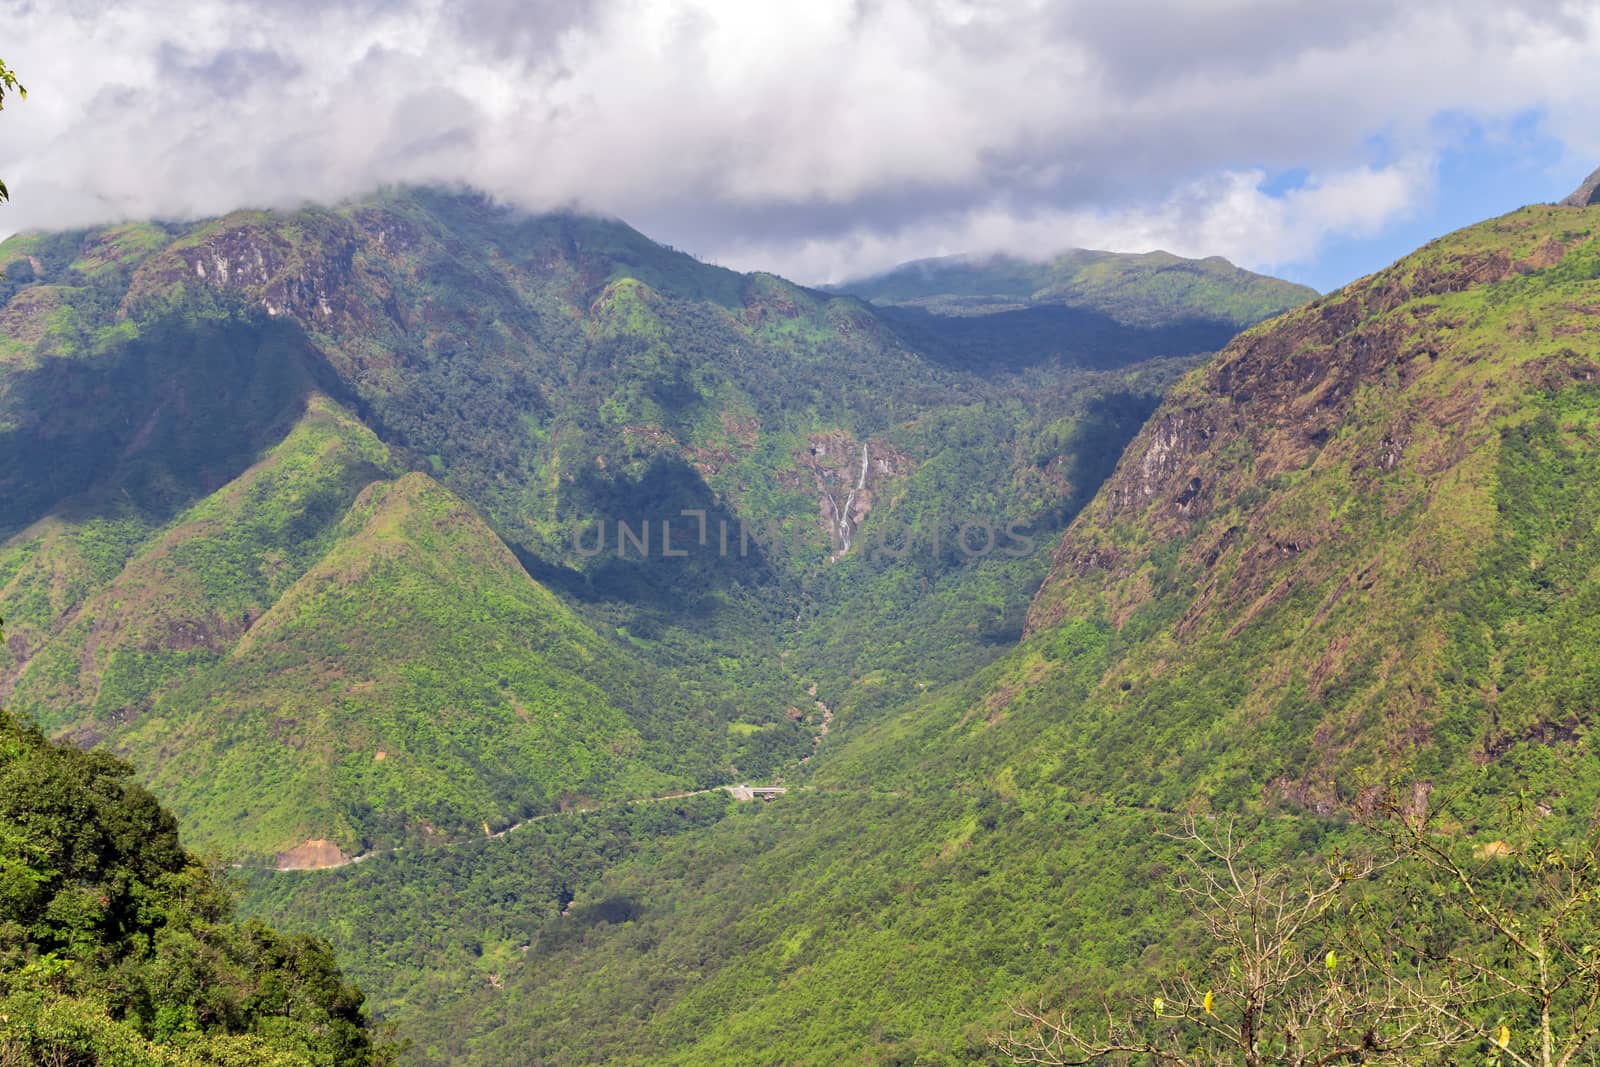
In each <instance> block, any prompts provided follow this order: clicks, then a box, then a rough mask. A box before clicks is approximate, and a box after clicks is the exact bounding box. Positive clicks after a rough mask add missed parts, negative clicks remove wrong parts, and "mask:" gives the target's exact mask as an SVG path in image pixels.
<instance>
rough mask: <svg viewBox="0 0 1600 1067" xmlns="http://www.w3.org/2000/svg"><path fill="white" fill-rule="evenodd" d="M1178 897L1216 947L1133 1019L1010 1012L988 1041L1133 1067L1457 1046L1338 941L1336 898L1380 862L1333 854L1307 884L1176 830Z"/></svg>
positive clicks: (1402, 1059)
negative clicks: (1008, 1021)
mask: <svg viewBox="0 0 1600 1067" xmlns="http://www.w3.org/2000/svg"><path fill="white" fill-rule="evenodd" d="M1176 839H1177V840H1179V841H1181V842H1182V843H1183V844H1184V845H1185V846H1186V847H1185V867H1184V871H1183V873H1182V874H1181V875H1180V876H1179V878H1178V891H1179V892H1180V893H1181V894H1182V895H1183V897H1184V898H1185V901H1186V903H1187V906H1188V908H1189V911H1190V912H1191V914H1192V915H1193V916H1194V917H1195V919H1197V920H1198V922H1199V924H1200V925H1201V927H1202V929H1203V930H1204V932H1205V933H1206V935H1207V936H1208V938H1209V940H1210V942H1211V944H1212V945H1213V946H1214V952H1213V954H1212V956H1211V958H1210V959H1208V960H1206V961H1204V962H1203V963H1202V964H1201V965H1200V966H1199V967H1198V968H1197V969H1196V970H1194V971H1193V972H1192V973H1181V974H1178V975H1175V976H1172V977H1169V978H1167V979H1165V980H1163V981H1162V982H1161V983H1160V984H1159V990H1160V992H1159V993H1158V994H1157V995H1155V996H1154V997H1153V998H1152V1000H1151V1002H1150V1003H1149V1004H1148V1005H1142V1004H1141V1005H1139V1007H1138V1009H1137V1010H1119V1009H1118V1008H1116V1007H1113V1006H1110V1005H1107V1006H1106V1007H1105V1008H1104V1010H1103V1012H1102V1014H1101V1016H1100V1017H1098V1018H1097V1019H1095V1020H1094V1021H1093V1022H1092V1023H1089V1024H1082V1023H1079V1022H1077V1021H1075V1020H1074V1019H1073V1018H1071V1017H1070V1016H1069V1015H1068V1014H1066V1013H1060V1012H1055V1013H1052V1012H1047V1011H1046V1010H1045V1009H1044V1008H1043V1006H1040V1007H1037V1008H1035V1007H1031V1006H1027V1005H1017V1006H1015V1007H1014V1008H1013V1011H1014V1013H1015V1015H1016V1017H1017V1021H1016V1024H1015V1025H1014V1026H1013V1027H1012V1028H1011V1030H1010V1031H1009V1032H1007V1033H1006V1034H1005V1035H1004V1036H1002V1037H999V1038H996V1040H995V1044H996V1045H997V1047H998V1048H999V1049H1000V1051H1001V1052H1002V1053H1003V1054H1005V1055H1007V1056H1009V1057H1010V1058H1011V1059H1012V1061H1013V1062H1016V1063H1030V1064H1052V1065H1058V1067H1059V1065H1066V1064H1088V1063H1099V1062H1121V1061H1130V1060H1139V1061H1143V1062H1153V1063H1163V1064H1173V1065H1181V1067H1202V1065H1217V1064H1235V1065H1236V1064H1244V1065H1246V1067H1260V1065H1262V1064H1284V1065H1293V1067H1320V1065H1324V1064H1333V1063H1337V1062H1361V1063H1407V1062H1414V1061H1415V1060H1416V1059H1417V1058H1420V1057H1422V1056H1424V1055H1426V1054H1427V1053H1428V1052H1429V1051H1437V1050H1441V1049H1443V1048H1446V1047H1449V1046H1450V1045H1452V1044H1454V1043H1456V1042H1458V1041H1459V1040H1460V1037H1461V1033H1460V1031H1461V1029H1462V1027H1461V1025H1460V1024H1458V1023H1456V1022H1454V1021H1453V1018H1452V1016H1450V1015H1448V1014H1445V1013H1441V1012H1439V1011H1436V1010H1418V1009H1417V1007H1416V1005H1417V1003H1418V993H1419V990H1420V989H1421V986H1420V984H1419V983H1417V982H1416V981H1415V980H1414V979H1413V977H1412V976H1411V975H1409V974H1406V973H1401V972H1400V971H1399V969H1398V968H1395V967H1392V966H1389V967H1381V968H1379V967H1372V966H1369V965H1368V963H1367V960H1366V959H1365V958H1364V954H1362V953H1360V952H1356V953H1351V952H1350V951H1349V950H1350V949H1352V948H1360V947H1361V945H1362V942H1361V940H1360V939H1352V938H1351V937H1350V936H1349V926H1348V907H1347V905H1348V894H1347V890H1348V889H1349V887H1350V886H1352V885H1353V884H1355V883H1357V882H1360V881H1362V880H1364V879H1367V878H1369V877H1370V876H1371V875H1372V874H1373V873H1374V871H1375V870H1377V869H1378V867H1379V866H1380V865H1379V864H1378V863H1377V862H1375V861H1373V860H1360V861H1352V860H1348V859H1342V858H1339V857H1335V858H1334V859H1333V860H1332V861H1331V862H1328V863H1326V864H1324V865H1322V866H1321V867H1320V868H1319V869H1318V870H1317V871H1316V873H1315V874H1313V875H1311V876H1309V877H1307V876H1296V875H1293V874H1291V873H1289V872H1288V871H1287V870H1286V869H1285V868H1282V867H1274V868H1266V869H1263V868H1261V867H1256V866H1252V865H1250V864H1249V863H1247V862H1246V861H1245V858H1244V852H1243V848H1242V845H1241V842H1240V840H1239V838H1238V836H1237V834H1236V832H1235V830H1234V827H1233V825H1232V824H1231V823H1222V824H1220V825H1219V826H1218V827H1216V828H1215V829H1214V830H1202V828H1201V827H1200V825H1199V824H1198V823H1197V822H1196V821H1195V820H1194V819H1192V818H1191V819H1189V820H1186V821H1185V824H1184V827H1183V831H1182V833H1181V834H1180V835H1177V838H1176Z"/></svg>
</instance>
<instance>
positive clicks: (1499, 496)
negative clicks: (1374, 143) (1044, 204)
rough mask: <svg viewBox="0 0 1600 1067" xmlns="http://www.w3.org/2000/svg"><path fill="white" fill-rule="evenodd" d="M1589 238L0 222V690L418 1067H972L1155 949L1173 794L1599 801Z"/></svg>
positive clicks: (477, 212) (1331, 818) (1487, 802)
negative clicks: (324, 976)
mask: <svg viewBox="0 0 1600 1067" xmlns="http://www.w3.org/2000/svg"><path fill="white" fill-rule="evenodd" d="M1594 210H1600V209H1590V208H1587V207H1551V206H1535V207H1530V208H1525V209H1522V210H1520V211H1517V212H1513V213H1511V214H1509V215H1506V216H1504V217H1502V218H1499V219H1494V220H1491V221H1489V222H1486V223H1483V224H1481V225H1478V226H1475V227H1470V228H1468V229H1465V230H1462V231H1460V232H1458V233H1455V234H1452V235H1450V236H1448V237H1446V238H1443V239H1441V240H1440V241H1436V242H1434V243H1433V244H1430V245H1428V246H1426V247H1424V248H1423V249H1420V250H1418V251H1417V252H1416V253H1415V254H1413V255H1412V256H1408V257H1406V258H1405V259H1402V260H1401V261H1399V262H1398V263H1396V264H1395V265H1394V266H1392V267H1390V268H1388V269H1387V270H1385V271H1382V272H1380V273H1378V274H1376V275H1373V276H1371V277H1368V278H1363V279H1360V280H1358V281H1357V282H1354V283H1352V284H1351V285H1350V286H1347V287H1346V288H1344V289H1342V290H1340V291H1337V292H1335V293H1331V294H1328V295H1326V296H1314V294H1311V293H1309V292H1305V291H1303V290H1299V289H1296V288H1294V287H1291V286H1287V285H1283V284H1282V283H1276V282H1271V281H1270V280H1268V279H1262V278H1260V277H1259V276H1255V275H1248V274H1247V273H1245V272H1239V271H1235V270H1234V269H1233V268H1230V267H1227V266H1226V265H1225V264H1221V263H1219V262H1217V261H1214V260H1205V261H1185V260H1178V259H1176V257H1148V256H1146V257H1126V258H1125V259H1124V258H1119V257H1104V256H1101V257H1088V258H1087V259H1085V258H1083V257H1079V258H1077V259H1075V258H1073V257H1071V256H1069V257H1064V258H1063V259H1062V260H1060V261H1057V262H1055V263H1054V264H1053V265H1051V266H1050V267H1049V270H1048V271H1046V272H1045V273H1039V272H1037V271H1034V270H1033V268H1027V269H1024V265H1019V264H1018V263H1012V262H1008V261H997V262H992V263H986V264H973V263H969V262H965V261H963V262H961V263H957V264H934V265H931V266H930V265H912V266H910V267H908V268H905V270H904V271H903V272H901V273H899V274H891V275H888V276H885V278H883V279H877V280H869V281H868V282H865V283H862V288H861V290H860V291H861V294H862V296H861V297H856V296H853V295H845V294H844V293H843V292H822V291H817V290H809V289H803V288H801V287H798V286H793V285H790V284H789V283H787V282H784V281H783V280H781V279H778V278H776V277H773V276H769V275H759V274H757V275H738V274H734V273H732V272H729V271H724V270H721V269H720V268H715V267H711V266H708V265H706V264H702V263H699V262H697V261H694V260H692V259H690V258H689V257H686V256H683V255H681V254H680V253H674V252H671V251H670V250H666V249H664V248H662V247H660V246H657V245H654V244H652V243H651V242H649V241H648V240H647V239H645V238H643V237H642V236H641V235H639V234H637V233H636V232H634V231H632V230H629V229H628V228H626V227H625V226H622V225H621V224H620V223H615V222H612V221H608V220H600V219H594V218H588V217H582V216H525V215H520V214H517V213H515V212H511V211H509V210H507V209H504V208H500V207H497V206H495V205H493V204H490V203H488V202H487V201H485V200H483V199H481V198H477V197H474V196H472V195H470V194H460V193H445V192H442V191H439V190H432V189H415V190H394V191H390V192H386V193H384V194H382V195H380V196H378V197H376V198H372V199H368V200H363V201H359V202H355V203H352V204H349V205H345V206H341V207H339V208H335V209H312V210H308V211H307V212H304V213H300V214H281V215H280V214H271V213H249V214H241V215H235V216H228V217H225V218H223V219H219V220H214V221H211V222H205V223H195V224H185V225H184V226H179V227H173V228H162V227H157V226H147V227H122V228H117V229H114V230H110V231H92V232H80V233H72V234H60V235H28V236H23V237H18V238H13V239H12V240H11V241H10V242H7V243H6V244H5V245H3V246H0V261H3V263H4V264H5V271H6V277H7V278H8V279H10V281H9V282H8V284H10V285H11V286H12V288H11V290H10V291H9V295H8V297H7V300H8V303H7V304H6V307H5V309H4V311H3V312H0V319H3V320H4V321H5V322H6V323H7V324H8V326H7V332H6V333H5V335H4V337H5V348H4V349H3V352H4V355H3V362H0V415H3V417H4V430H3V433H4V435H5V438H4V439H5V444H6V447H5V449H4V450H3V451H0V474H3V477H4V479H5V483H4V484H5V486H6V488H7V492H8V493H9V494H10V495H9V497H8V499H10V500H13V501H15V502H16V503H15V505H14V508H15V510H13V511H11V512H9V513H8V516H7V521H8V523H9V525H8V526H7V530H6V536H7V540H6V541H5V542H4V544H3V546H0V611H3V613H4V616H5V618H6V622H7V630H6V644H5V652H4V654H3V655H4V659H3V663H0V666H3V674H0V684H3V686H4V692H5V699H6V703H7V705H8V707H10V708H12V709H14V710H15V711H16V712H18V713H20V714H22V715H24V716H27V717H29V718H31V719H33V720H34V721H36V722H38V723H39V724H40V725H41V726H42V727H43V728H45V729H46V730H48V731H50V732H51V733H52V734H54V735H56V736H58V737H60V738H63V739H68V740H71V741H74V742H76V743H78V744H80V745H84V746H90V747H96V748H103V749H109V750H111V751H113V752H116V753H119V754H125V755H127V756H128V757H129V758H131V759H132V760H133V762H134V765H135V766H137V767H139V768H140V774H141V779H142V781H144V782H145V783H147V784H148V786H149V787H150V788H151V789H152V790H153V791H155V793H156V794H157V795H158V796H160V797H161V799H162V801H163V802H164V803H167V804H170V805H171V806H172V808H173V810H174V811H175V813H176V815H177V818H178V820H179V823H180V825H181V826H182V828H183V832H184V835H185V840H186V841H188V842H191V843H193V844H195V845H198V846H199V847H202V848H205V849H208V850H211V851H212V852H213V853H214V854H219V855H222V856H225V857H226V858H227V859H228V861H229V862H231V863H233V864H234V865H235V868H234V874H233V877H234V879H235V881H236V883H237V885H238V887H239V890H240V892H241V899H240V910H241V914H242V915H244V916H245V917H246V918H249V919H260V920H264V921H267V922H270V923H271V924H272V925H273V926H274V927H276V928H279V929H283V930H285V931H288V932H289V933H290V934H300V933H307V934H313V935H316V936H319V937H324V938H327V939H328V940H329V941H330V942H331V944H332V946H333V949H334V952H335V954H336V956H337V958H338V960H339V961H340V963H341V965H342V967H343V968H344V970H345V973H346V974H348V975H349V976H350V977H351V978H352V979H353V980H355V981H356V982H357V983H358V984H359V985H360V987H361V989H362V990H363V991H364V993H365V994H366V996H367V1003H368V1004H369V1005H370V1008H371V1010H372V1011H373V1012H374V1013H375V1016H376V1017H377V1018H378V1019H379V1020H381V1021H385V1022H392V1023H393V1024H394V1025H395V1027H396V1028H397V1030H396V1033H397V1034H398V1035H399V1036H401V1037H403V1038H405V1039H406V1040H408V1041H409V1042H410V1044H409V1046H408V1049H407V1051H405V1052H404V1053H403V1056H404V1061H405V1062H415V1063H441V1064H442V1063H484V1064H497V1063H507V1062H538V1063H548V1064H561V1063H573V1064H577V1063H590V1062H618V1063H683V1064H708V1063H724V1062H726V1063H734V1062H749V1061H750V1060H752V1059H754V1060H756V1061H761V1062H766V1061H771V1062H788V1061H789V1060H790V1059H794V1061H796V1062H814V1061H817V1060H820V1059H832V1060H838V1061H844V1062H874V1063H896V1062H904V1063H911V1062H916V1063H948V1064H964V1063H985V1062H995V1061H994V1057H995V1055H996V1053H995V1047H994V1035H995V1034H996V1032H997V1031H998V1029H999V1028H1000V1027H1002V1026H1003V1025H1004V1024H1005V1021H1006V1019H1007V1017H1008V1011H1009V1008H1008V1006H1009V1005H1012V1004H1015V1003H1016V1002H1017V1001H1018V1000H1019V998H1020V999H1030V998H1032V999H1038V1000H1041V1001H1047V1002H1050V1003H1084V1002H1086V1000H1088V999H1092V997H1093V996H1112V997H1144V996H1145V993H1144V992H1142V990H1144V989H1146V988H1147V985H1148V974H1149V972H1150V971H1151V969H1152V968H1156V969H1159V968H1160V967H1162V966H1164V965H1165V963H1164V961H1167V960H1169V959H1170V958H1172V957H1173V956H1174V955H1175V954H1178V953H1180V952H1182V951H1184V946H1185V945H1188V944H1190V943H1192V940H1193V938H1194V936H1195V929H1194V927H1193V923H1192V921H1190V920H1186V919H1185V918H1184V916H1183V914H1182V911H1181V909H1180V907H1179V902H1178V900H1177V898H1176V897H1174V895H1173V894H1172V893H1171V892H1170V890H1168V889H1166V888H1164V885H1165V881H1164V878H1165V872H1167V871H1168V870H1169V869H1170V867H1171V865H1172V864H1173V863H1174V862H1175V860H1176V855H1177V853H1176V852H1175V851H1174V849H1175V847H1176V846H1174V845H1173V844H1172V843H1171V842H1170V841H1167V840H1166V839H1165V838H1163V837H1162V836H1161V835H1162V834H1163V833H1167V832H1170V830H1171V828H1172V827H1173V826H1174V825H1175V823H1176V820H1178V819H1179V818H1180V817H1181V816H1182V815H1183V814H1184V813H1196V812H1198V813H1201V814H1203V815H1207V816H1215V817H1224V816H1228V817H1233V818H1238V819H1242V820H1245V821H1246V822H1247V823H1248V824H1249V825H1250V827H1251V832H1252V833H1253V835H1254V836H1255V838H1256V841H1257V847H1259V848H1260V849H1261V850H1263V852H1264V854H1266V855H1270V856H1273V857H1277V859H1278V860H1279V861H1281V862H1284V863H1289V864H1294V863H1299V862H1303V861H1304V860H1305V858H1306V857H1308V856H1315V855H1319V854H1326V853H1328V852H1330V851H1332V850H1336V849H1346V848H1357V847H1359V844H1360V834H1361V831H1360V829H1359V827H1357V826H1355V825H1354V824H1353V823H1352V822H1351V820H1350V818H1349V816H1348V812H1349V811H1350V807H1351V804H1352V803H1353V802H1354V801H1355V799H1356V798H1358V797H1360V796H1364V795H1368V793H1369V791H1371V790H1373V789H1377V788H1380V787H1381V785H1382V784H1383V783H1401V784H1403V785H1404V786H1405V788H1407V789H1411V790H1413V791H1417V790H1420V793H1419V794H1418V795H1422V796H1428V795H1430V794H1431V793H1434V792H1439V793H1440V794H1441V795H1444V794H1448V795H1449V796H1450V798H1451V801H1450V802H1451V804H1452V805H1453V807H1452V809H1451V810H1452V812H1454V813H1455V818H1457V819H1458V820H1459V823H1458V825H1459V826H1460V827H1461V828H1462V832H1464V833H1471V832H1473V830H1472V828H1473V827H1475V826H1479V825H1485V826H1487V825H1491V824H1493V823H1494V821H1495V819H1496V818H1497V815H1496V813H1497V812H1498V811H1499V810H1500V809H1501V808H1502V807H1503V806H1504V805H1505V804H1507V803H1509V802H1511V801H1512V800H1513V799H1514V798H1515V797H1518V796H1527V795H1532V796H1537V797H1539V798H1540V801H1539V802H1540V804H1541V810H1542V811H1545V812H1547V816H1546V817H1547V818H1549V819H1551V820H1553V822H1552V825H1555V824H1556V823H1559V824H1561V825H1563V826H1564V825H1567V823H1568V822H1570V821H1574V820H1576V821H1581V820H1582V819H1583V818H1584V817H1585V816H1586V813H1588V812H1590V811H1592V810H1593V808H1594V805H1595V803H1596V802H1597V799H1596V796H1595V794H1594V790H1593V788H1591V786H1590V785H1589V784H1587V783H1590V782H1593V781H1597V780H1600V778H1596V776H1595V775H1594V774H1593V773H1592V772H1593V768H1591V767H1590V766H1589V764H1590V762H1591V761H1592V756H1591V755H1590V753H1589V749H1588V746H1587V744H1586V743H1585V742H1584V741H1583V738H1584V737H1586V734H1587V729H1588V724H1587V719H1586V711H1585V709H1587V708H1588V707H1589V704H1590V702H1589V701H1588V694H1589V690H1590V689H1591V688H1592V687H1593V681H1594V678H1593V671H1592V669H1591V667H1592V665H1591V664H1590V662H1589V660H1590V657H1589V655H1588V652H1587V649H1588V644H1586V642H1585V637H1584V635H1585V634H1586V633H1587V628H1588V625H1589V623H1588V618H1589V614H1590V613H1589V612H1588V610H1587V608H1586V606H1585V605H1586V604H1587V598H1588V597H1589V592H1590V588H1589V587H1590V584H1591V583H1589V581H1588V577H1587V576H1588V575H1589V574H1590V573H1591V571H1592V570H1593V567H1594V565H1595V559H1596V558H1597V557H1596V556H1595V553H1596V551H1600V547H1597V546H1600V543H1597V542H1596V540H1595V536H1594V524H1593V523H1592V522H1591V521H1590V518H1591V517H1592V515H1593V514H1594V513H1595V508H1596V507H1600V484H1591V482H1593V481H1594V480H1593V478H1592V477H1590V475H1589V473H1588V472H1589V471H1590V469H1591V468H1592V466H1593V465H1592V464H1589V463H1588V462H1587V461H1586V460H1585V457H1586V456H1587V454H1588V452H1589V451H1590V450H1592V449H1593V447H1594V445H1595V442H1596V441H1597V440H1600V437H1597V436H1596V433H1597V429H1596V428H1597V427H1600V422H1597V421H1596V420H1597V419H1600V399H1597V397H1600V394H1596V392H1595V385H1594V383H1595V381H1596V375H1597V374H1600V362H1597V361H1596V360H1597V354H1600V349H1597V348H1596V344H1597V343H1600V342H1594V341H1593V340H1592V338H1591V334H1592V331H1591V330H1590V329H1589V324H1588V319H1589V316H1590V310H1591V309H1590V308H1589V304H1590V303H1591V301H1590V300H1589V298H1588V295H1587V294H1588V292H1589V289H1590V287H1591V286H1592V279H1593V277H1595V276H1596V275H1597V274H1600V268H1597V267H1596V265H1595V257H1596V255H1597V254H1600V253H1596V251H1595V249H1594V245H1593V242H1592V233H1593V227H1594V221H1593V219H1592V217H1591V215H1592V212H1593V211H1594ZM22 264H26V266H25V267H24V266H21V265H22ZM1040 270H1044V268H1040ZM467 293H471V294H473V295H472V299H470V300H469V299H467V297H466V294H467ZM1219 294H1226V295H1225V296H1219ZM863 298H866V299H863ZM1274 313H1276V314H1274ZM1208 314H1209V315H1211V316H1212V317H1211V318H1210V319H1206V318H1205V316H1206V315H1208ZM1018 316H1022V317H1020V318H1019V317H1018ZM1269 316H1270V317H1269ZM1259 319H1265V320H1266V321H1261V322H1258V321H1257V320H1259ZM1050 338H1058V339H1059V343H1056V342H1051V343H1049V344H1048V345H1047V344H1046V342H1047V341H1049V339H1050ZM1218 346H1220V349H1221V350H1220V352H1215V353H1213V351H1212V349H1213V348H1214V347H1218ZM869 400H870V403H869V402H868V401H869ZM46 456H49V457H51V459H50V461H49V462H46V461H45V460H44V457H46ZM597 531H598V534H597ZM597 536H598V540H597V539H596V538H597ZM765 783H772V784H773V786H774V787H775V788H780V789H783V790H784V792H782V794H781V795H778V796H777V797H776V799H774V800H772V801H771V802H769V803H739V802H738V801H737V800H736V799H735V797H736V796H737V797H738V798H739V799H744V798H745V796H746V794H747V793H749V790H748V789H745V788H744V787H745V786H747V785H762V784H765ZM797 1043H798V1044H797ZM801 1045H803V1047H804V1048H805V1049H806V1050H807V1051H806V1053H805V1055H804V1056H800V1057H795V1056H794V1054H793V1051H792V1050H793V1049H795V1048H796V1047H800V1046H801Z"/></svg>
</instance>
